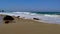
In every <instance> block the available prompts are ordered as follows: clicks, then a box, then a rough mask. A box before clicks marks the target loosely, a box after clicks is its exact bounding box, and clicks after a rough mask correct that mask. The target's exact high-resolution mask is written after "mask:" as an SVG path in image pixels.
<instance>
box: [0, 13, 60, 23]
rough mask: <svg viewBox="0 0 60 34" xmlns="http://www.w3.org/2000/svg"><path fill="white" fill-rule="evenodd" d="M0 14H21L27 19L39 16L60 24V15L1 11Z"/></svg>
mask: <svg viewBox="0 0 60 34" xmlns="http://www.w3.org/2000/svg"><path fill="white" fill-rule="evenodd" d="M0 14H5V15H10V16H20V17H21V18H22V17H25V18H26V19H33V18H39V19H42V21H44V22H48V23H59V24H60V17H58V16H59V15H47V14H45V15H38V14H36V13H30V12H12V13H0ZM39 21H40V20H39Z"/></svg>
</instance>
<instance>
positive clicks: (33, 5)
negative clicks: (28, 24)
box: [0, 0, 60, 11]
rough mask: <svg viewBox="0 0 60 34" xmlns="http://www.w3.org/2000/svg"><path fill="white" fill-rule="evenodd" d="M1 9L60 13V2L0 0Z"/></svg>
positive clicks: (50, 0)
mask: <svg viewBox="0 0 60 34" xmlns="http://www.w3.org/2000/svg"><path fill="white" fill-rule="evenodd" d="M0 9H4V10H22V11H25V10H27V11H29V10H33V11H36V10H39V11H60V0H0Z"/></svg>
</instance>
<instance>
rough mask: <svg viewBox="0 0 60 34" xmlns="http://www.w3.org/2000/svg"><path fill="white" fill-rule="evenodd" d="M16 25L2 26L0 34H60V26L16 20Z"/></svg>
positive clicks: (28, 20) (0, 25)
mask: <svg viewBox="0 0 60 34" xmlns="http://www.w3.org/2000/svg"><path fill="white" fill-rule="evenodd" d="M14 18H15V20H14V22H15V23H9V24H4V23H3V24H0V34H60V24H47V23H42V22H37V21H34V20H30V19H23V18H16V17H14Z"/></svg>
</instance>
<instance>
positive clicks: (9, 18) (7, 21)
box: [3, 15, 14, 24]
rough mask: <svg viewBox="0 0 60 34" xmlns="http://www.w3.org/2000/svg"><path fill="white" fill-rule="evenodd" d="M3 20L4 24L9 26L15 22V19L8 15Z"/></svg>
mask: <svg viewBox="0 0 60 34" xmlns="http://www.w3.org/2000/svg"><path fill="white" fill-rule="evenodd" d="M3 20H4V23H5V24H8V23H9V22H11V21H13V20H14V18H13V17H12V16H9V15H6V16H5V17H4V18H3Z"/></svg>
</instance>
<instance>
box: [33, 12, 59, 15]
mask: <svg viewBox="0 0 60 34" xmlns="http://www.w3.org/2000/svg"><path fill="white" fill-rule="evenodd" d="M32 13H36V14H50V15H60V12H32Z"/></svg>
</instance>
